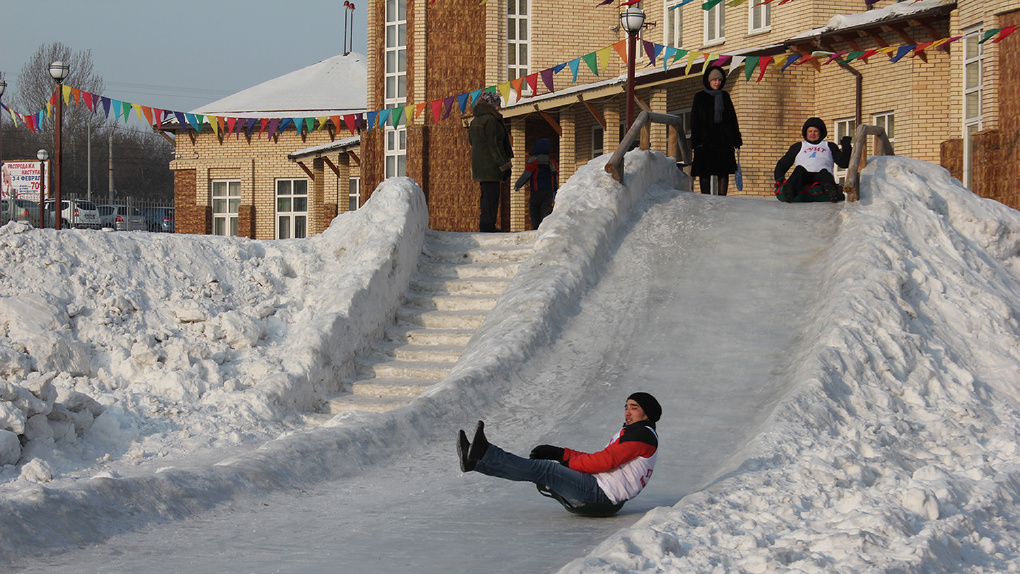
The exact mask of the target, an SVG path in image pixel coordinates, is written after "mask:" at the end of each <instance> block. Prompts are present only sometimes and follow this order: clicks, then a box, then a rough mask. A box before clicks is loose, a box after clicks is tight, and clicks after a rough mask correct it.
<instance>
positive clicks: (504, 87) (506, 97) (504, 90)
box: [496, 82, 510, 102]
mask: <svg viewBox="0 0 1020 574" xmlns="http://www.w3.org/2000/svg"><path fill="white" fill-rule="evenodd" d="M496 89H498V90H499V94H500V95H501V96H503V101H504V102H509V101H510V82H503V83H502V84H497V85H496Z"/></svg>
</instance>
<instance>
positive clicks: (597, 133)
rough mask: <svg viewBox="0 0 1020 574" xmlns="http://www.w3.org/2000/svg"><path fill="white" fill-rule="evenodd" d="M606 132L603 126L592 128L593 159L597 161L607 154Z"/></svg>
mask: <svg viewBox="0 0 1020 574" xmlns="http://www.w3.org/2000/svg"><path fill="white" fill-rule="evenodd" d="M605 135H606V134H605V130H603V129H602V126H598V125H596V126H592V128H591V157H592V159H595V158H597V157H599V156H600V155H602V154H603V153H605V151H604V150H605V145H606V144H605Z"/></svg>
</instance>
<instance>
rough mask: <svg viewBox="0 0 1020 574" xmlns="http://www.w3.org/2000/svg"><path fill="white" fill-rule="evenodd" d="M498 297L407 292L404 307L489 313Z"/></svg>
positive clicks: (423, 309)
mask: <svg viewBox="0 0 1020 574" xmlns="http://www.w3.org/2000/svg"><path fill="white" fill-rule="evenodd" d="M498 298H499V295H434V294H429V293H418V292H415V291H409V292H408V293H407V295H406V298H405V300H404V305H407V306H409V307H413V308H415V309H420V310H422V311H491V310H492V308H493V307H495V306H496V300H497V299H498Z"/></svg>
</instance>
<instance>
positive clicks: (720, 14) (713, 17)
mask: <svg viewBox="0 0 1020 574" xmlns="http://www.w3.org/2000/svg"><path fill="white" fill-rule="evenodd" d="M724 8H726V3H725V2H720V3H718V4H716V5H715V6H714V7H712V8H711V9H709V10H705V44H706V45H708V44H722V43H723V42H725V41H726V11H725V10H724Z"/></svg>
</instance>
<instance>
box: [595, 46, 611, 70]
mask: <svg viewBox="0 0 1020 574" xmlns="http://www.w3.org/2000/svg"><path fill="white" fill-rule="evenodd" d="M612 49H613V47H612V46H606V47H605V48H602V49H601V50H599V51H597V52H596V54H597V55H598V59H599V63H600V64H602V65H601V66H599V69H600V70H602V74H603V75H604V74H605V73H606V70H607V69H609V51H610V50H612Z"/></svg>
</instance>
